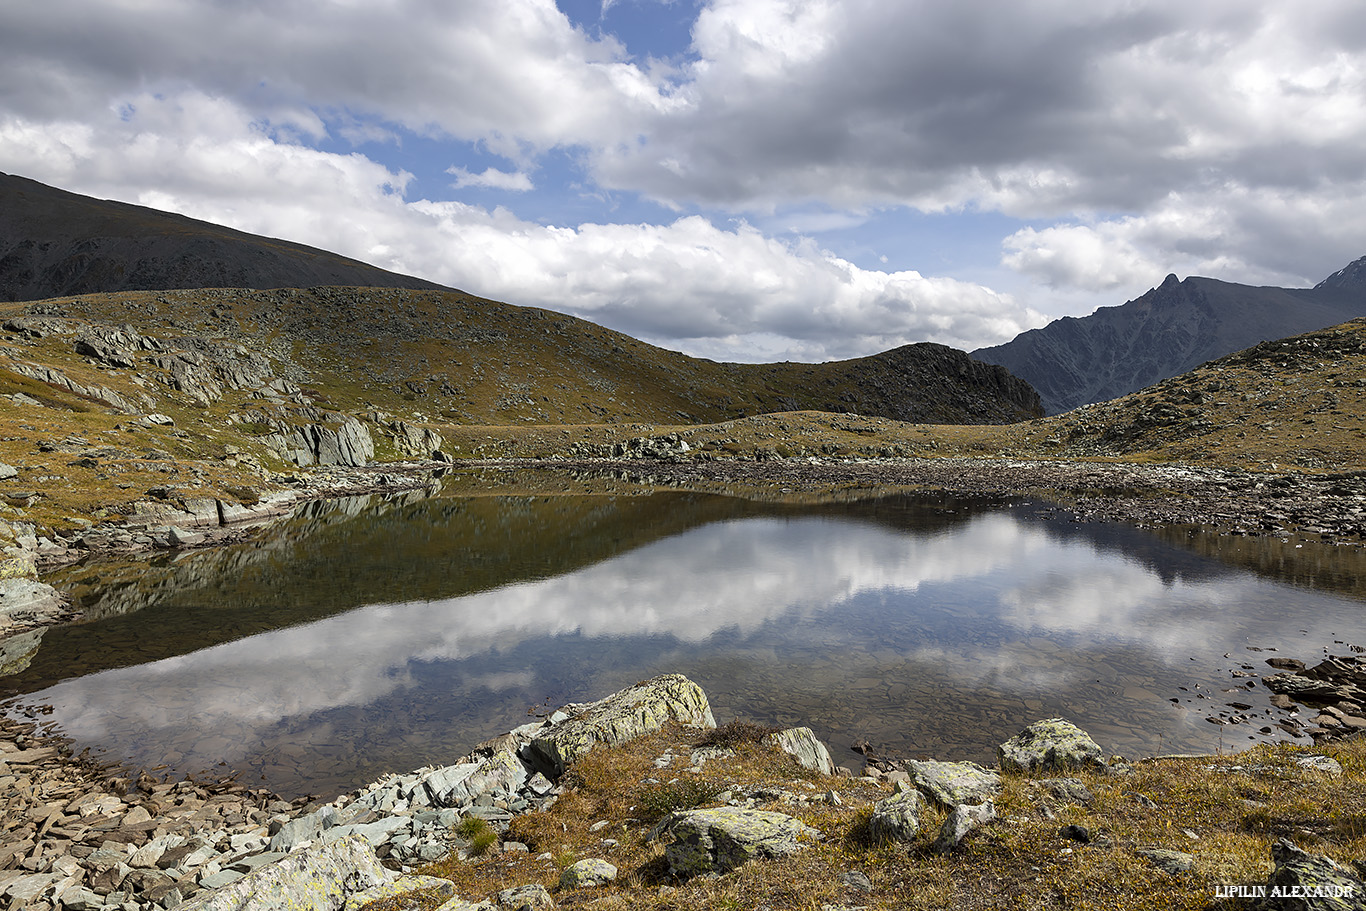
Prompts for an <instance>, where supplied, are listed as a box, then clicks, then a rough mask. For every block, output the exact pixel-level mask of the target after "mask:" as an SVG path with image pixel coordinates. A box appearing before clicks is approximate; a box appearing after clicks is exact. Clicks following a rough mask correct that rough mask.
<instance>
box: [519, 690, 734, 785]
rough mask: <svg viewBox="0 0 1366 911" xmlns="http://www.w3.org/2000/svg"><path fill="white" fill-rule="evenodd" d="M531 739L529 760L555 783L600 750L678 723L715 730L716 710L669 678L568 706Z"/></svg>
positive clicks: (703, 695) (702, 695)
mask: <svg viewBox="0 0 1366 911" xmlns="http://www.w3.org/2000/svg"><path fill="white" fill-rule="evenodd" d="M556 715H557V716H560V717H559V718H558V719H557V718H556V716H552V718H551V721H550V722H548V723H547V724H546V725H545V726H544V727H542V728H541V729H540V730H538V731H536V733H535V734H534V735H533V736H532V737H531V739H530V742H529V743H528V745H527V748H526V755H527V757H528V759H529V760H530V762H531V764H532V765H533V766H534V767H535V768H536V769H537V770H538V771H541V772H544V773H545V774H546V775H547V776H549V777H550V778H558V777H559V776H560V775H562V774H564V770H565V769H566V768H567V767H568V766H570V765H572V764H573V763H574V761H575V760H577V759H578V758H580V757H581V756H583V755H585V754H586V753H587V752H588V751H589V750H592V749H594V748H595V747H598V746H615V745H617V744H621V743H625V742H627V741H628V740H633V739H635V738H636V737H639V736H641V735H642V734H649V733H652V732H654V731H657V730H659V729H660V728H662V727H663V726H664V725H665V724H666V723H667V722H670V721H674V722H677V723H679V724H683V725H690V726H694V727H703V728H714V727H716V719H715V718H714V717H712V713H711V705H710V703H708V701H707V695H706V693H704V692H702V688H701V687H700V686H698V685H697V684H696V683H693V682H692V681H691V680H689V679H688V678H687V677H684V676H683V675H681V674H665V675H663V676H661V677H655V678H653V679H651V680H647V681H645V682H643V683H638V684H636V685H635V686H633V687H629V688H627V689H625V690H622V691H621V692H619V693H615V694H613V695H611V696H608V697H607V698H606V699H603V700H601V701H599V702H593V703H587V704H583V705H568V706H565V707H564V708H563V709H561V710H560V711H559V712H557V713H556Z"/></svg>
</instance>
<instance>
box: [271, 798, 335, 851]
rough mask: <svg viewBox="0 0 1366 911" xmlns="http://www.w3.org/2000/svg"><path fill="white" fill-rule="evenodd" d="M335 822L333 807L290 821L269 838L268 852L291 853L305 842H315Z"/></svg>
mask: <svg viewBox="0 0 1366 911" xmlns="http://www.w3.org/2000/svg"><path fill="white" fill-rule="evenodd" d="M336 821H337V810H336V808H335V807H323V808H322V809H320V810H316V811H314V812H312V813H309V814H308V815H307V816H300V817H299V818H298V819H291V820H290V821H289V822H287V823H285V824H284V825H283V826H282V827H281V828H280V831H278V832H276V833H275V834H274V835H273V836H271V839H270V850H272V851H282V852H285V853H288V852H290V851H293V850H294V849H295V848H297V847H298V846H299V845H301V844H303V843H304V842H306V841H314V840H316V839H317V837H318V836H319V835H321V834H322V833H323V832H324V831H325V830H327V829H330V828H332V826H333V825H335V824H336Z"/></svg>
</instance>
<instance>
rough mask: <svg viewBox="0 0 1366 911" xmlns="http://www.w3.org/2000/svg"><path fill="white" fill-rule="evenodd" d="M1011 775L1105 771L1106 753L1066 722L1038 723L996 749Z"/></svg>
mask: <svg viewBox="0 0 1366 911" xmlns="http://www.w3.org/2000/svg"><path fill="white" fill-rule="evenodd" d="M996 752H997V756H998V757H999V758H1000V761H1001V768H1002V769H1004V770H1006V771H1011V772H1034V771H1069V770H1074V769H1080V768H1086V767H1090V768H1104V767H1105V753H1104V752H1103V751H1102V750H1101V748H1100V746H1099V745H1098V744H1097V743H1096V742H1095V741H1094V740H1092V739H1091V737H1090V735H1088V734H1087V733H1086V732H1085V731H1083V730H1082V729H1081V728H1079V727H1077V726H1076V725H1075V724H1073V723H1072V722H1070V721H1067V720H1065V719H1063V718H1048V719H1046V720H1044V721H1036V722H1034V723H1033V724H1031V725H1030V726H1029V727H1027V728H1025V729H1024V730H1023V731H1021V732H1020V733H1018V734H1016V735H1015V736H1014V737H1012V738H1010V739H1009V740H1007V741H1006V742H1005V743H1003V744H1001V745H1000V746H999V747H997V748H996Z"/></svg>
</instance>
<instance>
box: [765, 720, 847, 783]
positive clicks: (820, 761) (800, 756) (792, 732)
mask: <svg viewBox="0 0 1366 911" xmlns="http://www.w3.org/2000/svg"><path fill="white" fill-rule="evenodd" d="M764 743H768V744H772V745H773V746H776V747H777V748H778V749H780V750H782V751H783V752H784V753H787V754H788V755H790V756H791V757H792V758H793V759H795V760H797V764H798V765H800V766H801V767H802V768H804V769H810V770H811V771H813V772H820V773H821V774H822V775H834V774H835V763H834V762H833V761H832V760H831V759H830V751H829V750H828V749H826V746H825V744H823V743H821V742H820V740H818V739H817V738H816V735H815V733H814V732H813V731H812V730H811V729H810V728H788V729H787V730H785V731H779V732H778V733H776V734H769V735H768V736H767V737H765V738H764Z"/></svg>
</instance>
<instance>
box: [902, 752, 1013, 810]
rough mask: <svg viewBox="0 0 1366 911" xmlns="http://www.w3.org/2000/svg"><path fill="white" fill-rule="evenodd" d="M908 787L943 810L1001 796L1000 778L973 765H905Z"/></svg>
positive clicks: (918, 763)
mask: <svg viewBox="0 0 1366 911" xmlns="http://www.w3.org/2000/svg"><path fill="white" fill-rule="evenodd" d="M906 773H907V774H908V775H909V776H910V781H911V784H912V785H913V786H914V787H916V788H918V789H919V790H921V791H923V792H925V794H926V796H928V797H930V798H931V799H932V800H934V801H935V802H936V803H939V804H941V805H943V806H946V807H956V806H958V805H960V804H980V803H982V802H984V801H987V800H990V799H991V798H993V797H995V796H996V795H998V794H1000V793H1001V776H1000V775H998V774H996V772H994V771H992V770H991V769H984V768H982V767H981V766H979V765H978V764H977V763H975V762H935V761H933V760H931V761H929V762H918V761H916V760H914V759H912V760H910V761H908V762H907V763H906Z"/></svg>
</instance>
